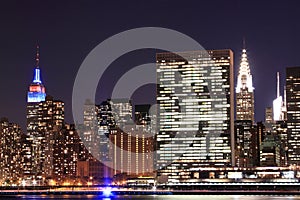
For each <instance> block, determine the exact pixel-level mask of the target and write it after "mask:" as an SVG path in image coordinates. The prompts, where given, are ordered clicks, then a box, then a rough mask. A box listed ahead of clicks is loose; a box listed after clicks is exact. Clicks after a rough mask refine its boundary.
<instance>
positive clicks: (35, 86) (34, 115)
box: [24, 46, 46, 178]
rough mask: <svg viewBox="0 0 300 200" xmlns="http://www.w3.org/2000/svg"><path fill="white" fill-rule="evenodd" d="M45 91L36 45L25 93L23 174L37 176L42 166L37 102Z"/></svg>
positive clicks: (39, 113)
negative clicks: (33, 63) (25, 114)
mask: <svg viewBox="0 0 300 200" xmlns="http://www.w3.org/2000/svg"><path fill="white" fill-rule="evenodd" d="M45 99H46V92H45V87H44V85H43V83H42V80H41V71H40V67H39V47H38V46H37V53H36V65H35V68H34V75H33V80H32V83H31V84H30V85H29V90H28V93H27V139H26V140H27V143H26V145H27V147H26V148H25V150H26V159H27V162H25V163H27V164H26V165H25V166H24V175H29V176H33V177H35V178H39V177H41V175H42V173H43V172H42V168H43V160H44V156H43V154H44V153H43V143H44V135H43V134H42V133H41V131H40V129H39V122H40V119H41V117H42V116H41V112H40V110H39V109H40V107H39V104H40V102H43V101H45Z"/></svg>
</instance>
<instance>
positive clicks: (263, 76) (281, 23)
mask: <svg viewBox="0 0 300 200" xmlns="http://www.w3.org/2000/svg"><path fill="white" fill-rule="evenodd" d="M299 9H300V1H298V0H294V1H293V0H287V1H277V0H259V1H255V0H207V1H204V0H195V1H192V0H185V1H183V0H181V1H177V0H151V1H150V0H149V1H143V0H120V1H114V0H109V1H100V0H97V1H88V0H78V1H75V0H63V1H58V0H56V1H55V0H54V1H53V0H51V1H47V0H44V1H36V0H28V1H21V0H20V1H14V0H10V1H2V2H1V3H0V27H1V29H0V81H1V84H0V92H1V98H0V116H5V117H8V118H9V119H10V121H13V122H17V123H19V124H21V125H22V127H24V126H25V123H26V92H27V89H28V85H29V84H30V82H31V81H32V76H33V74H32V73H33V68H34V64H35V61H34V57H35V46H36V43H37V41H38V43H39V44H40V67H41V68H42V78H43V81H44V84H45V86H46V89H47V93H48V94H51V95H52V96H54V97H55V98H56V99H61V100H63V101H64V102H65V103H66V121H67V122H72V114H71V96H72V87H73V82H74V79H75V76H76V73H77V70H78V68H79V67H80V65H81V63H82V61H83V60H84V58H85V57H86V56H87V54H88V53H89V52H90V51H91V50H92V49H93V48H94V47H95V46H97V45H98V44H99V43H100V42H101V41H103V40H105V39H106V38H108V37H110V36H112V35H114V34H117V33H119V32H120V31H125V30H127V29H132V28H138V27H145V26H155V27H164V28H170V29H174V30H177V31H180V32H182V33H184V34H187V35H189V36H190V37H192V38H194V39H195V40H197V41H198V42H199V43H200V44H201V45H202V46H203V47H205V48H206V49H223V48H230V49H232V50H233V51H234V52H235V68H236V69H237V67H238V62H239V56H240V52H241V48H242V38H243V37H246V42H247V49H248V52H249V53H248V55H249V59H250V65H251V70H252V74H253V82H254V87H255V106H256V119H257V120H263V118H264V108H265V107H266V106H271V105H272V100H273V99H274V98H275V95H276V71H279V72H281V73H282V77H281V80H282V84H281V85H282V88H283V84H284V83H283V81H284V77H285V67H288V66H300V55H299V53H300V52H299V50H298V49H299V45H300V38H299V35H300V23H299V21H300V17H299ZM154 53H155V51H150V50H149V51H142V52H140V51H136V52H132V53H130V54H128V55H124V56H122V57H121V58H120V59H118V60H117V61H116V62H114V63H113V64H112V65H111V66H110V73H108V74H110V76H109V77H107V78H105V79H104V80H105V81H104V86H105V87H104V89H103V88H101V87H100V88H99V90H98V93H97V101H98V103H99V102H101V101H102V100H103V99H105V98H107V97H108V96H109V94H110V92H109V91H110V90H111V89H110V88H111V87H112V85H113V84H114V83H115V82H116V80H118V77H119V76H120V74H122V73H124V72H126V70H128V69H129V68H130V67H132V66H135V65H137V64H142V63H146V62H153V61H155V54H154ZM102 81H103V80H102ZM102 86H103V84H102ZM147 88H148V89H149V88H150V89H152V90H153V88H152V87H144V88H142V89H140V90H139V91H137V92H136V94H135V97H136V98H135V99H136V100H135V101H136V102H137V103H146V102H147V101H149V100H151V101H153V100H154V98H155V97H154V96H152V97H151V98H150V97H147V98H145V95H143V94H144V93H145V90H146V89H147ZM141 97H144V98H141Z"/></svg>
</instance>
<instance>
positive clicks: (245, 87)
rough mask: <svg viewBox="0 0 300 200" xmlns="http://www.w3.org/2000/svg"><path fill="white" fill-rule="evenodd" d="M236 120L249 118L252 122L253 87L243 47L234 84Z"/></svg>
mask: <svg viewBox="0 0 300 200" xmlns="http://www.w3.org/2000/svg"><path fill="white" fill-rule="evenodd" d="M236 120H251V121H252V123H254V88H253V85H252V75H251V72H250V66H249V61H248V57H247V51H246V49H245V47H244V48H243V51H242V58H241V62H240V68H239V74H238V78H237V86H236Z"/></svg>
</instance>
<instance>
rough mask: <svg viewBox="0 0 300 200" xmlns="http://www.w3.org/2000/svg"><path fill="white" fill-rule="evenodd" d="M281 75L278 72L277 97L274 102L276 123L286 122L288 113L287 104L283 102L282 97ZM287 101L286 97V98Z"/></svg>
mask: <svg viewBox="0 0 300 200" xmlns="http://www.w3.org/2000/svg"><path fill="white" fill-rule="evenodd" d="M279 82H280V75H279V72H277V97H276V99H274V101H273V120H274V121H283V120H285V112H286V103H285V102H284V101H283V98H282V96H281V95H280V83H279ZM285 99H286V97H285Z"/></svg>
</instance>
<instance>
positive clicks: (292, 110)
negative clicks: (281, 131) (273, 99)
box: [286, 67, 300, 165]
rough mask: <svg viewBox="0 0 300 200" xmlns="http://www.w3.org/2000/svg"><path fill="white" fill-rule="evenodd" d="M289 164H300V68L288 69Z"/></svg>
mask: <svg viewBox="0 0 300 200" xmlns="http://www.w3.org/2000/svg"><path fill="white" fill-rule="evenodd" d="M286 101H287V131H288V132H287V136H288V164H296V165H299V164H300V143H299V139H300V67H290V68H287V69H286Z"/></svg>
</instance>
